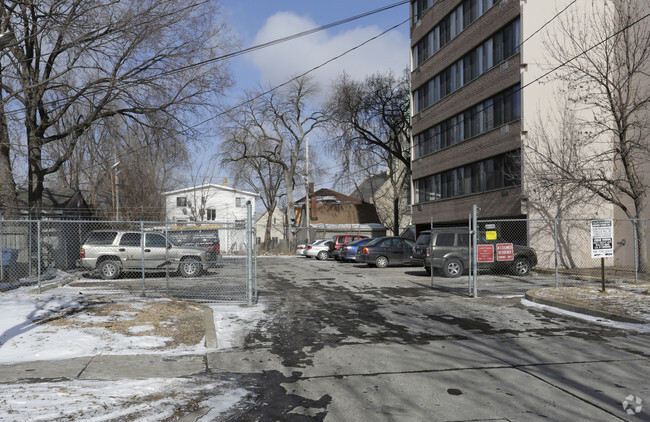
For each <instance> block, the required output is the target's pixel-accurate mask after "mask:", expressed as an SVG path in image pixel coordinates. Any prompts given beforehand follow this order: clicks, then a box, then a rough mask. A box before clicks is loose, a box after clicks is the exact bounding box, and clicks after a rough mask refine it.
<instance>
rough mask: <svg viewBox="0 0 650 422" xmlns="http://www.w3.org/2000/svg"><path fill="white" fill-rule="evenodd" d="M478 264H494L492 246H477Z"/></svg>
mask: <svg viewBox="0 0 650 422" xmlns="http://www.w3.org/2000/svg"><path fill="white" fill-rule="evenodd" d="M476 252H477V255H478V256H477V259H478V262H494V247H493V246H492V245H477V249H476Z"/></svg>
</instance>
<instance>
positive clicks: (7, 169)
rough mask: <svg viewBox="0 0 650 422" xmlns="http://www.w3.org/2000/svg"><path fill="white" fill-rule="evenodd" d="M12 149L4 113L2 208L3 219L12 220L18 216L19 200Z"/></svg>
mask: <svg viewBox="0 0 650 422" xmlns="http://www.w3.org/2000/svg"><path fill="white" fill-rule="evenodd" d="M10 152H11V148H10V147H9V130H8V128H7V118H6V116H5V114H4V112H2V113H0V180H2V183H0V206H2V218H4V219H11V218H15V217H16V216H17V215H18V198H17V196H16V182H15V181H14V176H13V173H12V169H11V155H10Z"/></svg>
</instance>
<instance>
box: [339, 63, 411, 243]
mask: <svg viewBox="0 0 650 422" xmlns="http://www.w3.org/2000/svg"><path fill="white" fill-rule="evenodd" d="M409 94H410V93H409V74H408V70H405V71H404V73H403V74H402V76H401V77H396V76H395V75H393V74H392V73H388V74H376V75H372V76H370V77H368V78H366V79H365V80H364V81H363V82H359V81H354V80H351V79H350V78H349V77H348V76H347V75H345V74H343V75H342V76H341V77H340V78H339V80H338V81H337V82H336V83H335V85H334V89H333V94H332V97H331V99H330V101H329V108H331V109H332V113H333V116H334V118H333V119H332V124H331V129H332V133H333V134H334V138H333V139H334V141H335V146H336V148H335V151H336V154H337V156H341V157H344V161H343V163H342V165H343V168H344V170H345V171H344V172H342V174H346V173H347V174H350V175H356V174H359V173H362V174H363V173H365V174H368V175H369V177H372V175H376V174H378V173H381V172H386V174H387V176H388V181H389V183H390V189H384V190H382V191H376V192H377V193H378V194H380V193H381V194H382V195H386V194H387V195H388V196H390V200H389V203H391V205H390V207H391V208H392V210H393V212H392V215H390V213H389V215H390V217H388V216H387V215H386V214H387V213H386V212H383V213H382V215H383V216H384V217H383V219H382V220H383V221H382V222H383V224H384V225H385V226H386V227H388V228H392V230H393V233H395V234H398V233H399V232H400V215H401V214H402V213H403V212H404V211H406V210H408V208H409V204H408V195H407V189H408V184H409V182H410V177H411V154H410V134H411V124H410V117H409V116H410V102H409V98H410V95H409ZM353 177H354V176H353ZM374 199H375V203H376V204H381V203H382V202H383V201H381V200H378V199H379V198H377V197H375V198H374ZM382 215H380V217H381V216H382Z"/></svg>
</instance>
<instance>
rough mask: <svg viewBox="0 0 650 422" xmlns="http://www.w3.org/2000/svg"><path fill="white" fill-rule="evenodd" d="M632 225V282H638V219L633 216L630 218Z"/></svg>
mask: <svg viewBox="0 0 650 422" xmlns="http://www.w3.org/2000/svg"><path fill="white" fill-rule="evenodd" d="M632 224H633V225H634V230H633V231H634V282H635V283H638V282H639V241H638V237H637V230H638V229H639V220H638V219H637V218H636V217H635V218H634V220H632Z"/></svg>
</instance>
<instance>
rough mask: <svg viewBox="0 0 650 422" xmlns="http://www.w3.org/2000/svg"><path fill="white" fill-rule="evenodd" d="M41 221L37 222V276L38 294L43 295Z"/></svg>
mask: <svg viewBox="0 0 650 422" xmlns="http://www.w3.org/2000/svg"><path fill="white" fill-rule="evenodd" d="M41 240H42V239H41V220H37V221H36V256H37V257H36V274H37V280H38V294H41Z"/></svg>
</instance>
